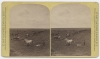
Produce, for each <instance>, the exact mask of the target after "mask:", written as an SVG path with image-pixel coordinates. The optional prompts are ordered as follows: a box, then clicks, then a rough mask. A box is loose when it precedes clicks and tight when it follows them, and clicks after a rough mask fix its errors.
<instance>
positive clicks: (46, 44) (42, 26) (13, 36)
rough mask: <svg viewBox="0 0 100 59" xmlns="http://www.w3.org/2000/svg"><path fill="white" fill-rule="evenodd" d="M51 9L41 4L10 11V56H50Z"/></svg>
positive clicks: (21, 6)
mask: <svg viewBox="0 0 100 59" xmlns="http://www.w3.org/2000/svg"><path fill="white" fill-rule="evenodd" d="M49 17H50V16H49V10H48V8H47V7H45V6H43V5H39V4H33V5H31V4H28V5H27V4H23V5H18V6H14V7H13V8H12V9H11V11H10V56H50V24H49Z"/></svg>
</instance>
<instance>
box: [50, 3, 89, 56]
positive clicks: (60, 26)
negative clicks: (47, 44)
mask: <svg viewBox="0 0 100 59" xmlns="http://www.w3.org/2000/svg"><path fill="white" fill-rule="evenodd" d="M51 33H52V34H51V37H52V38H51V42H52V43H51V45H52V47H51V48H52V49H51V55H52V56H90V55H91V18H90V9H89V8H88V7H87V6H84V5H81V4H60V5H57V6H55V7H54V8H53V9H52V29H51Z"/></svg>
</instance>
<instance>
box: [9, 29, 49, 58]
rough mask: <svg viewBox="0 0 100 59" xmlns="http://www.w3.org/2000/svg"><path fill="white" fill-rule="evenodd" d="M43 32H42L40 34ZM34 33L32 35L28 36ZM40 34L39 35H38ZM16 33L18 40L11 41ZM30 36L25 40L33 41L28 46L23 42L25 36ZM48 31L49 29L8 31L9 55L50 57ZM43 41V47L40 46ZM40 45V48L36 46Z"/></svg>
mask: <svg viewBox="0 0 100 59" xmlns="http://www.w3.org/2000/svg"><path fill="white" fill-rule="evenodd" d="M40 31H43V32H40ZM33 32H35V34H34V35H30V34H32V33H33ZM39 32H40V33H39ZM12 33H13V34H16V33H18V36H20V39H19V40H13V38H14V37H15V35H13V34H12ZM26 34H29V35H30V36H29V37H28V38H27V39H30V40H33V43H32V44H31V45H30V46H27V45H26V43H25V42H24V40H22V39H25V35H26ZM49 38H50V30H49V29H10V39H11V40H10V55H11V56H50V43H49V42H50V39H49ZM43 41H44V42H45V45H42V43H43ZM38 44H40V46H36V45H38Z"/></svg>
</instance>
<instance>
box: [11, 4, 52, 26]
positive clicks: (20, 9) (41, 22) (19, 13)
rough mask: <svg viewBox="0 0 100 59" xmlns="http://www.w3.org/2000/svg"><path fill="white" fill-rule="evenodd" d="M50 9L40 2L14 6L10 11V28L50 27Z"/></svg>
mask: <svg viewBox="0 0 100 59" xmlns="http://www.w3.org/2000/svg"><path fill="white" fill-rule="evenodd" d="M49 17H50V11H49V9H48V8H47V7H45V6H43V5H38V4H33V5H32V4H31V5H29V4H28V5H26V4H23V5H18V6H14V7H13V8H12V9H11V11H10V28H50V18H49Z"/></svg>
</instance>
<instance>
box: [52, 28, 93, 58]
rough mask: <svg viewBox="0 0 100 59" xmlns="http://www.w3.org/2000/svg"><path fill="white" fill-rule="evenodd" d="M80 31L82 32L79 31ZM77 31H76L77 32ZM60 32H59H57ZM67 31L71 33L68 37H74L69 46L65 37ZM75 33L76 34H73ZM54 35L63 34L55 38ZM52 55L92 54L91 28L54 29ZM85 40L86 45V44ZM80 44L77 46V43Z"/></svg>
mask: <svg viewBox="0 0 100 59" xmlns="http://www.w3.org/2000/svg"><path fill="white" fill-rule="evenodd" d="M79 31H80V32H79ZM75 32H76V33H75ZM57 33H59V34H57ZM66 33H70V36H68V37H67V38H69V39H73V42H72V44H71V45H70V46H67V45H66V43H65V41H64V39H65V38H66ZM73 33H74V34H73ZM54 36H61V38H60V39H55V38H54ZM51 37H52V50H51V51H52V52H51V54H52V56H90V55H91V29H90V28H85V29H84V28H81V29H79V28H76V29H75V28H72V29H54V28H53V29H52V35H51ZM84 40H85V45H84ZM78 44H79V45H80V46H77V45H78Z"/></svg>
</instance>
